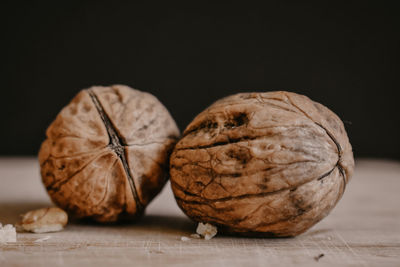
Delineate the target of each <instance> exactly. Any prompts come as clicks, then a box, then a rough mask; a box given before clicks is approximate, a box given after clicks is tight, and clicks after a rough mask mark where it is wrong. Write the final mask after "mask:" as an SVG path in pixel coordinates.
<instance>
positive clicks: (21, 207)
mask: <svg viewBox="0 0 400 267" xmlns="http://www.w3.org/2000/svg"><path fill="white" fill-rule="evenodd" d="M49 206H52V205H51V203H48V202H45V201H43V202H11V203H9V202H8V203H1V202H0V223H2V224H3V225H4V224H16V223H17V222H19V221H20V219H21V214H24V213H26V212H28V211H30V210H34V209H40V208H46V207H49Z"/></svg>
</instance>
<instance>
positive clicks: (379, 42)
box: [0, 1, 400, 159]
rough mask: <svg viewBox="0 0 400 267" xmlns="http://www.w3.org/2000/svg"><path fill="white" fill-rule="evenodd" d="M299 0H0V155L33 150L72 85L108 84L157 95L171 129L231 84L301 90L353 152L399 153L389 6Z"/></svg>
mask: <svg viewBox="0 0 400 267" xmlns="http://www.w3.org/2000/svg"><path fill="white" fill-rule="evenodd" d="M111 2H112V4H110V3H111ZM143 2H144V1H143ZM165 2H169V1H165ZM188 2H190V1H188ZM242 2H245V1H242ZM301 2H303V1H297V2H295V3H290V4H289V3H288V2H283V1H270V2H266V3H267V4H264V5H263V6H251V5H245V6H244V5H243V3H242V4H241V5H234V4H229V5H216V4H205V2H204V1H192V2H190V3H191V4H190V5H181V6H179V7H173V6H170V5H166V4H164V5H159V4H156V3H154V2H151V3H150V2H148V4H138V3H134V2H132V1H130V2H128V1H127V2H122V1H121V2H119V1H110V3H109V4H104V3H100V2H98V1H80V2H75V3H74V2H71V1H65V2H64V4H60V3H61V1H52V2H35V1H27V2H25V3H22V2H20V1H13V2H9V3H7V4H4V3H3V4H2V8H1V20H2V21H1V24H2V27H4V30H3V31H2V46H3V48H2V53H3V55H2V59H1V61H2V64H1V67H2V88H1V99H0V101H1V102H0V109H1V113H0V114H1V115H0V119H1V131H0V138H1V140H2V142H1V143H0V155H21V154H22V155H24V154H35V153H37V151H38V149H39V146H40V143H41V141H42V140H43V138H44V133H45V129H46V127H47V126H48V124H49V123H50V122H51V121H52V120H53V119H54V118H55V116H56V114H57V113H58V111H59V110H60V109H61V108H62V107H63V106H64V105H66V104H67V103H68V102H69V101H70V99H71V98H72V97H73V96H74V95H75V94H76V93H77V92H78V91H79V90H80V89H82V88H86V87H88V86H91V85H110V84H116V83H118V84H127V85H129V86H132V87H134V88H137V89H140V90H145V91H148V92H151V93H153V94H154V95H156V96H157V97H158V98H159V99H160V100H161V101H162V102H163V103H164V104H165V105H166V106H167V108H168V109H169V110H170V112H171V113H172V115H173V116H174V118H175V119H176V121H177V122H178V124H179V126H180V128H181V129H184V127H185V125H186V124H187V123H189V122H190V120H191V119H192V118H193V117H194V116H195V115H196V114H197V113H198V112H200V111H201V110H202V109H204V108H205V107H206V106H208V105H209V104H211V103H212V102H213V101H215V100H216V99H218V98H220V97H223V96H226V95H229V94H233V93H236V92H240V91H270V90H289V91H294V92H297V93H302V94H306V95H307V96H309V97H310V98H312V99H313V100H316V101H318V102H321V103H323V104H324V105H326V106H328V107H329V108H331V109H332V110H333V111H335V112H336V113H337V114H338V115H339V116H340V117H341V118H342V119H343V120H344V121H347V122H348V123H346V128H347V131H348V133H349V136H350V141H351V143H352V144H353V148H354V152H355V155H356V156H359V157H360V156H363V157H364V156H367V157H386V158H396V159H399V158H400V141H399V140H400V130H399V129H400V125H399V124H400V119H399V116H400V112H399V111H398V109H399V101H398V98H397V97H396V96H395V95H396V89H400V87H399V80H398V77H399V74H400V71H399V70H400V69H399V51H400V50H399V48H400V42H399V36H400V32H399V28H398V27H397V23H398V22H399V19H398V9H397V8H396V7H394V6H390V5H389V4H388V2H386V1H382V2H381V4H379V6H376V4H375V5H373V4H368V3H367V2H366V1H363V2H358V3H355V2H351V3H352V4H349V3H347V4H338V3H337V1H331V2H330V3H328V2H326V1H320V2H321V3H317V4H309V3H308V4H307V3H301ZM349 2H350V1H349ZM375 3H378V1H375Z"/></svg>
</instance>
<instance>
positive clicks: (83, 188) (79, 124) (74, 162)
mask: <svg viewBox="0 0 400 267" xmlns="http://www.w3.org/2000/svg"><path fill="white" fill-rule="evenodd" d="M46 135H47V139H46V140H45V141H44V142H43V143H42V146H41V148H40V152H39V162H40V167H41V175H42V180H43V183H44V185H45V186H46V189H47V191H48V193H49V195H50V197H51V199H52V200H53V202H55V203H56V204H57V205H58V206H60V207H61V208H63V209H64V210H66V211H67V212H68V213H69V214H70V215H72V216H74V217H78V218H83V217H91V218H93V219H94V220H97V221H100V222H111V221H116V220H118V219H119V218H121V217H122V218H134V217H136V215H139V214H142V212H143V210H144V208H145V206H146V205H147V204H148V203H149V202H150V201H151V200H152V199H153V198H154V196H155V195H156V194H157V193H158V192H159V191H160V190H161V188H162V187H163V185H164V184H165V182H166V180H167V178H168V176H167V175H168V157H169V154H170V152H171V150H172V148H173V146H174V145H175V143H176V141H177V138H178V136H179V130H178V128H177V126H176V124H175V121H174V120H173V118H172V117H171V115H170V114H169V112H168V110H167V109H166V108H165V107H164V106H163V105H162V104H161V103H160V102H159V101H158V100H157V98H155V97H154V96H153V95H151V94H149V93H145V92H141V91H138V90H134V89H131V88H129V87H127V86H123V85H115V86H110V87H100V86H96V87H92V88H89V89H87V90H82V91H81V92H80V93H78V95H76V96H75V98H74V99H73V100H72V101H71V103H69V104H68V105H67V106H66V107H64V108H63V109H62V111H61V112H60V113H59V114H58V116H57V118H56V119H55V120H54V121H53V122H52V123H51V125H50V126H49V128H48V129H47V131H46Z"/></svg>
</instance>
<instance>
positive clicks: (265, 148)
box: [170, 92, 354, 236]
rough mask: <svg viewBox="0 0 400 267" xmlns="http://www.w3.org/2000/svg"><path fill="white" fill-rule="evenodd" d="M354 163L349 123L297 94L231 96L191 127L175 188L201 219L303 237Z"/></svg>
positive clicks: (233, 228) (181, 148) (180, 146)
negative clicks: (346, 126)
mask: <svg viewBox="0 0 400 267" xmlns="http://www.w3.org/2000/svg"><path fill="white" fill-rule="evenodd" d="M353 168H354V159H353V154H352V149H351V145H350V143H349V140H348V137H347V135H346V132H345V129H344V126H343V123H342V122H341V120H340V119H339V118H338V117H337V116H336V115H335V114H334V113H333V112H332V111H330V110H329V109H328V108H326V107H325V106H323V105H321V104H319V103H316V102H314V101H312V100H310V99H309V98H307V97H305V96H302V95H298V94H295V93H289V92H268V93H241V94H237V95H233V96H229V97H226V98H223V99H221V100H219V101H217V102H215V103H214V104H213V105H211V106H210V107H209V108H207V109H206V110H205V111H203V112H202V113H200V114H199V115H198V116H197V117H196V118H195V119H194V120H193V121H192V122H191V123H190V124H189V126H188V127H187V128H186V130H185V132H184V133H183V137H182V139H181V140H180V141H179V142H178V143H177V145H176V146H175V149H174V151H173V153H172V155H171V158H170V175H171V178H170V179H171V186H172V189H173V192H174V195H175V198H176V200H177V203H178V205H179V206H180V208H181V209H182V210H183V211H184V212H185V213H186V214H187V215H188V216H189V217H190V218H192V219H193V220H195V221H198V222H207V223H211V224H214V225H217V226H219V228H218V229H219V230H222V231H225V232H231V233H238V234H243V235H256V236H295V235H298V234H300V233H302V232H304V231H306V230H307V229H309V228H310V227H311V226H313V225H314V224H315V223H317V222H318V221H320V220H321V219H322V218H324V217H325V216H326V215H328V213H329V212H330V211H331V209H332V208H333V207H334V206H335V205H336V203H337V202H338V200H339V199H340V198H341V196H342V194H343V192H344V190H345V187H346V184H347V182H348V181H349V179H350V177H351V175H352V173H353Z"/></svg>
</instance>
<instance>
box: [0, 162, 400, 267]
mask: <svg viewBox="0 0 400 267" xmlns="http://www.w3.org/2000/svg"><path fill="white" fill-rule="evenodd" d="M0 182H1V185H0V222H2V223H3V224H4V223H13V224H14V223H15V222H16V221H17V220H18V218H19V214H21V213H23V212H26V211H28V210H30V209H34V208H39V207H45V206H48V205H51V203H50V200H49V198H48V196H47V194H46V192H45V190H44V187H43V186H42V184H41V181H40V177H39V168H38V163H37V160H36V159H34V158H2V159H0ZM399 188H400V163H399V162H394V161H377V160H358V161H357V162H356V170H355V175H354V178H353V179H352V181H351V182H350V183H349V185H348V187H347V190H346V193H345V194H344V196H343V199H342V200H341V201H340V202H339V204H338V206H337V207H336V208H335V209H334V210H333V212H332V213H331V214H330V215H329V216H328V217H327V218H325V219H324V220H323V221H321V222H320V223H318V224H317V225H316V226H314V227H313V228H311V229H310V230H309V231H308V232H306V233H304V234H302V235H300V236H298V237H296V238H281V239H268V238H240V237H229V236H217V237H215V238H213V239H211V240H209V241H205V240H197V239H191V240H190V241H186V242H184V241H181V237H182V236H190V234H192V233H193V232H194V231H195V228H196V225H195V224H194V223H192V222H191V221H190V220H189V219H187V218H186V217H185V216H184V215H183V213H182V212H181V211H180V210H179V208H178V207H177V205H176V203H175V200H174V199H173V197H172V194H171V189H170V186H169V184H168V185H167V186H166V187H165V188H164V190H163V192H162V194H161V195H160V196H158V197H157V198H156V199H155V200H154V201H153V202H152V203H151V204H150V205H149V207H148V209H147V213H146V216H145V217H144V218H143V219H142V220H141V221H139V222H137V223H135V224H130V225H129V224H125V225H107V226H105V225H98V224H89V223H83V222H80V223H79V222H73V223H70V224H69V225H68V226H67V228H66V229H65V230H64V231H62V232H58V233H49V234H30V233H20V234H18V235H17V239H18V242H17V243H13V244H1V245H0V266H2V267H3V266H64V265H65V266H71V265H72V266H111V265H116V266H188V265H190V266H202V267H203V266H244V265H248V266H269V265H270V266H290V265H296V266H318V265H321V264H322V265H323V266H338V265H344V266H400V208H399V204H400V194H399V193H398V191H399ZM41 238H45V239H46V238H47V239H46V240H43V241H41V242H35V241H36V240H38V239H41ZM322 254H323V256H320V255H322ZM318 256H320V258H318Z"/></svg>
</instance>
